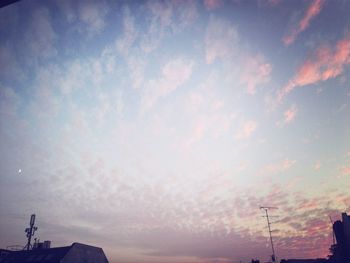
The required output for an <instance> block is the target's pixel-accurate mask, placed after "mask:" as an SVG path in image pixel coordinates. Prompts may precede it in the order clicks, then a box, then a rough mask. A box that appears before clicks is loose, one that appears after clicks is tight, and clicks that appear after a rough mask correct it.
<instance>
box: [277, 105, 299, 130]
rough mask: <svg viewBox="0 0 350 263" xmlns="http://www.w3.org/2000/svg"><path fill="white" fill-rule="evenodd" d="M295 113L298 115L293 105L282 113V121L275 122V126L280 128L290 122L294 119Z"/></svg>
mask: <svg viewBox="0 0 350 263" xmlns="http://www.w3.org/2000/svg"><path fill="white" fill-rule="evenodd" d="M297 113H298V108H297V107H296V106H295V105H292V106H290V108H289V109H287V110H286V111H285V112H284V113H283V116H284V118H283V120H282V121H279V122H277V126H279V127H282V126H284V125H285V124H288V123H290V122H292V121H293V120H294V119H295V117H296V115H297Z"/></svg>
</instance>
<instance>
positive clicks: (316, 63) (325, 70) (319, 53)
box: [278, 37, 350, 101]
mask: <svg viewBox="0 0 350 263" xmlns="http://www.w3.org/2000/svg"><path fill="white" fill-rule="evenodd" d="M348 64H350V37H347V38H344V39H342V40H340V41H338V42H337V44H336V47H335V50H334V51H332V50H331V49H330V48H329V47H325V46H322V47H319V48H318V49H317V50H316V52H315V54H314V55H313V57H311V58H309V59H307V60H306V61H305V62H304V63H303V64H302V65H301V67H300V68H299V69H298V71H297V73H296V75H295V76H294V78H293V79H291V80H290V81H289V82H288V83H287V85H286V86H285V87H284V88H283V89H282V90H281V91H280V92H279V94H278V100H279V101H281V100H282V99H283V97H285V96H286V95H287V94H288V93H290V92H291V91H292V90H294V89H295V88H297V87H302V86H306V85H310V84H315V83H317V82H319V81H325V80H328V79H330V78H335V77H337V76H339V75H340V74H342V73H343V71H344V67H345V66H346V65H348Z"/></svg>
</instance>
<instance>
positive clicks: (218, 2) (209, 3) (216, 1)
mask: <svg viewBox="0 0 350 263" xmlns="http://www.w3.org/2000/svg"><path fill="white" fill-rule="evenodd" d="M223 3H224V1H223V0H204V5H205V7H206V8H207V9H208V10H213V9H216V8H219V7H220V6H222V5H223Z"/></svg>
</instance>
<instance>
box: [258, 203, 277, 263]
mask: <svg viewBox="0 0 350 263" xmlns="http://www.w3.org/2000/svg"><path fill="white" fill-rule="evenodd" d="M260 209H263V210H265V216H264V217H266V221H267V227H268V229H269V235H270V242H271V249H272V256H271V261H272V262H276V254H275V248H274V246H273V241H272V231H271V222H270V218H269V213H268V210H269V209H277V207H272V206H260Z"/></svg>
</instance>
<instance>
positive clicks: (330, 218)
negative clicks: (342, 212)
mask: <svg viewBox="0 0 350 263" xmlns="http://www.w3.org/2000/svg"><path fill="white" fill-rule="evenodd" d="M329 220H330V221H331V226H332V237H333V246H334V245H335V236H334V229H333V220H332V217H331V216H329Z"/></svg>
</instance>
